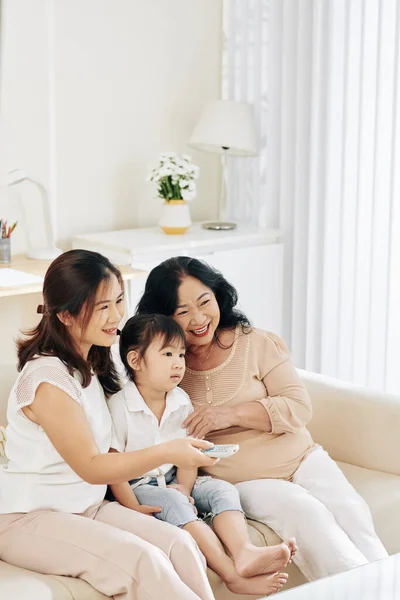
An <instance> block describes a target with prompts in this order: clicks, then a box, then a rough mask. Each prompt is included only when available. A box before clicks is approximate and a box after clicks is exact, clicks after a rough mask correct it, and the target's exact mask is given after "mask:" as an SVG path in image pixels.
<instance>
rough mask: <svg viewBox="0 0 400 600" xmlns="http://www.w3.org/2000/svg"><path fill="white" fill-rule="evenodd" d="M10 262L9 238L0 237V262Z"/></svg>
mask: <svg viewBox="0 0 400 600" xmlns="http://www.w3.org/2000/svg"><path fill="white" fill-rule="evenodd" d="M10 262H11V238H0V264H3V265H4V264H7V263H10Z"/></svg>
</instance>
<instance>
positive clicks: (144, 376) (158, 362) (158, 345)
mask: <svg viewBox="0 0 400 600" xmlns="http://www.w3.org/2000/svg"><path fill="white" fill-rule="evenodd" d="M163 345H164V340H163V339H162V338H161V337H157V338H156V339H155V340H154V341H153V342H152V343H151V344H150V346H149V347H148V348H147V350H146V352H145V355H144V357H142V358H141V359H139V360H138V359H137V352H135V351H134V350H133V351H131V352H129V353H128V362H129V365H130V366H131V367H132V369H134V371H135V383H136V385H138V386H139V387H142V388H147V389H151V390H152V391H157V392H161V393H165V392H170V391H171V390H173V389H174V388H176V386H177V385H178V384H179V383H180V382H181V381H182V378H183V375H184V374H185V344H184V343H183V341H182V340H179V339H178V340H176V341H175V342H172V343H171V344H170V345H169V346H166V347H165V348H163Z"/></svg>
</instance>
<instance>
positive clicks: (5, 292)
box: [0, 255, 144, 298]
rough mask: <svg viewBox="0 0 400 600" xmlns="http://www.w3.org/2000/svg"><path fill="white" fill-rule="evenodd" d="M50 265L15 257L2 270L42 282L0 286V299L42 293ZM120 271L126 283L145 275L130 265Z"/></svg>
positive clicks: (122, 267)
mask: <svg viewBox="0 0 400 600" xmlns="http://www.w3.org/2000/svg"><path fill="white" fill-rule="evenodd" d="M50 263H51V261H49V260H31V259H29V258H26V257H25V256H20V255H19V256H13V257H12V261H11V263H9V264H6V265H3V264H1V265H0V269H1V268H6V267H8V268H9V269H16V270H18V271H23V272H24V273H28V274H29V275H37V276H39V277H41V278H42V281H41V282H40V281H38V282H37V283H28V284H24V285H18V286H12V287H2V286H0V298H4V297H6V296H22V295H24V294H36V293H38V292H39V293H40V292H41V291H42V285H43V279H44V276H45V274H46V271H47V269H48V267H49V265H50ZM119 269H120V271H121V273H122V277H123V280H124V281H130V280H132V279H134V278H135V277H137V276H143V274H144V271H141V270H139V269H133V268H132V267H129V266H128V265H123V266H121V267H119Z"/></svg>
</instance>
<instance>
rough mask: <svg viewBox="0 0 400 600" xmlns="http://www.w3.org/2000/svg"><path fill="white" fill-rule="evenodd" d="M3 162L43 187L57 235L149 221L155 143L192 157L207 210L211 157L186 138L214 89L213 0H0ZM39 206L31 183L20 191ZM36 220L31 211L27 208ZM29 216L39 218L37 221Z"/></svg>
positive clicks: (216, 26)
mask: <svg viewBox="0 0 400 600" xmlns="http://www.w3.org/2000/svg"><path fill="white" fill-rule="evenodd" d="M2 10H3V15H2V17H3V18H2V21H3V36H2V37H3V74H2V82H1V100H2V107H1V108H2V114H1V116H2V136H1V138H2V140H1V148H0V152H1V155H0V158H1V171H2V172H4V171H5V170H6V169H10V168H16V167H21V168H24V169H25V170H26V171H28V172H29V174H30V175H31V176H33V177H35V178H37V179H39V180H41V181H43V182H44V183H45V184H46V186H48V187H49V189H50V191H51V193H52V199H53V203H54V207H55V221H56V231H57V236H58V238H59V239H61V240H62V241H63V242H66V245H67V241H68V239H69V238H71V236H72V235H73V234H75V233H82V232H89V231H101V230H104V229H112V228H123V227H135V226H146V225H151V224H155V223H156V222H157V219H158V213H159V211H160V209H161V201H160V200H158V199H155V198H154V189H153V187H152V186H151V184H148V183H146V182H145V177H146V174H147V167H148V166H151V165H152V164H153V163H154V161H155V160H156V159H157V156H158V154H159V152H161V151H171V150H176V151H178V152H182V151H188V150H189V153H191V155H192V157H193V158H194V159H195V160H196V162H197V164H199V165H200V168H201V175H200V181H199V189H198V197H197V199H196V200H195V202H193V204H192V205H191V211H192V217H193V218H194V220H200V219H205V218H214V217H215V216H216V213H217V198H218V193H219V176H220V164H219V159H218V157H217V156H214V155H208V154H204V153H200V152H195V151H191V150H190V149H188V148H187V146H186V144H187V140H188V138H189V136H190V134H191V132H192V130H193V127H194V125H195V123H196V120H197V119H198V117H199V115H200V112H201V110H202V107H203V106H204V104H205V103H206V102H207V101H208V100H211V99H214V98H218V97H219V96H220V56H221V45H222V29H221V27H222V26H221V1H220V0H190V1H188V0H168V2H166V1H165V0H148V1H146V2H144V1H143V0H112V1H111V0H35V1H34V2H32V0H3V2H2ZM21 193H23V196H24V198H25V199H28V204H30V203H33V204H35V203H36V205H35V207H36V210H38V204H37V202H38V200H37V196H36V195H35V194H36V191H35V190H34V189H32V188H30V189H29V185H28V186H25V188H24V189H23V190H22V189H21ZM33 218H34V217H33ZM38 220H39V219H38Z"/></svg>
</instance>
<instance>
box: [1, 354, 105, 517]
mask: <svg viewBox="0 0 400 600" xmlns="http://www.w3.org/2000/svg"><path fill="white" fill-rule="evenodd" d="M43 382H47V383H50V384H51V385H54V386H56V387H58V388H60V389H61V390H63V391H64V392H65V393H67V394H68V395H69V396H70V397H71V398H72V399H73V400H74V401H76V402H78V404H80V405H81V406H82V408H83V410H84V413H85V415H86V418H87V420H88V423H89V425H90V428H91V430H92V433H93V436H94V439H95V441H96V444H97V446H98V448H99V451H100V452H101V453H104V454H105V453H107V452H108V451H109V449H110V443H111V433H112V420H111V416H110V413H109V411H108V407H107V404H106V400H105V397H104V392H103V388H102V387H101V385H100V383H99V381H98V379H97V377H95V376H93V377H92V381H91V383H90V385H89V386H88V387H87V388H83V387H82V385H81V383H80V375H79V373H77V374H76V376H75V377H72V376H71V375H70V374H69V373H68V369H67V367H66V366H65V365H64V364H63V363H62V362H61V361H60V360H59V359H58V358H55V357H47V356H41V357H38V358H36V359H35V360H31V361H29V362H28V363H27V364H26V365H25V367H24V368H23V369H22V371H21V373H20V375H19V376H18V378H17V381H16V382H15V384H14V387H13V388H12V390H11V393H10V398H9V401H8V408H7V421H8V425H7V429H6V438H7V439H6V445H5V450H6V455H7V458H8V463H7V464H5V465H1V466H0V513H14V512H30V511H33V510H38V509H52V510H58V511H63V512H69V513H81V512H84V511H85V510H86V509H87V508H89V507H90V506H93V505H96V504H100V503H101V502H102V500H103V499H104V496H105V493H106V489H107V486H105V485H92V484H90V483H87V482H86V481H84V480H83V479H81V478H80V477H79V475H77V474H76V473H75V472H74V471H73V470H72V469H71V467H70V466H69V465H68V464H67V463H66V462H65V461H64V459H63V458H62V457H61V456H60V454H59V453H58V452H57V450H56V449H55V447H54V446H53V444H52V443H51V441H50V440H49V438H48V437H47V435H46V434H45V432H44V431H43V429H42V427H40V425H37V424H36V423H33V422H32V421H30V420H29V419H28V418H27V417H26V416H25V414H24V413H23V411H22V410H21V409H22V408H23V407H24V406H29V405H30V404H31V403H32V402H33V400H34V398H35V393H36V390H37V388H38V386H39V385H40V384H41V383H43ZM65 435H68V430H67V431H66V432H65Z"/></svg>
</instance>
